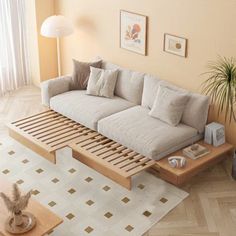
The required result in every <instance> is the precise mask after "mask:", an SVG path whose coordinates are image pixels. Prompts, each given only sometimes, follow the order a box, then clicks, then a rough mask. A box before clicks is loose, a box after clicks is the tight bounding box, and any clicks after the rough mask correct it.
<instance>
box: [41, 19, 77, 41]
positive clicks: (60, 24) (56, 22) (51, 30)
mask: <svg viewBox="0 0 236 236" xmlns="http://www.w3.org/2000/svg"><path fill="white" fill-rule="evenodd" d="M73 31H74V29H73V25H72V23H71V22H70V21H69V20H68V19H67V18H66V17H64V16H62V15H54V16H50V17H48V18H47V19H46V20H45V21H44V22H43V24H42V26H41V34H42V35H43V36H46V37H50V38H58V37H63V36H67V35H70V34H72V33H73Z"/></svg>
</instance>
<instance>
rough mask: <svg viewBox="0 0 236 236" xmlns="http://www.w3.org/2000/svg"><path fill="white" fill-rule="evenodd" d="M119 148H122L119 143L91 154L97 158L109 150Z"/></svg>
mask: <svg viewBox="0 0 236 236" xmlns="http://www.w3.org/2000/svg"><path fill="white" fill-rule="evenodd" d="M119 147H122V146H121V145H120V144H119V143H114V144H113V145H112V146H111V147H109V148H105V150H104V149H101V150H99V151H96V152H93V153H94V154H96V155H97V156H100V155H102V154H104V153H106V152H107V151H109V150H116V148H119Z"/></svg>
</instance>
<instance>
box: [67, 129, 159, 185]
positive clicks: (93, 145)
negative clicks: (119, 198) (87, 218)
mask: <svg viewBox="0 0 236 236" xmlns="http://www.w3.org/2000/svg"><path fill="white" fill-rule="evenodd" d="M70 147H71V148H72V150H73V157H74V158H76V159H78V160H80V161H81V162H83V163H84V164H86V165H88V166H90V167H91V168H93V169H95V170H97V171H98V172H100V173H102V174H103V175H105V176H107V177H109V178H110V179H112V180H114V181H115V182H117V183H119V184H120V185H122V186H123V187H125V188H127V189H131V177H132V176H133V175H135V174H137V173H139V172H141V171H143V170H145V169H147V168H149V167H151V166H153V165H155V161H153V160H151V159H149V158H147V157H145V156H142V155H140V154H138V153H136V152H134V151H132V150H130V149H128V148H126V147H124V146H122V145H120V144H118V143H116V142H114V141H112V140H110V139H108V138H106V137H104V136H102V135H100V134H98V133H96V132H94V133H92V134H89V135H88V137H86V138H84V137H81V138H79V139H78V140H77V141H76V142H74V143H73V144H71V145H70Z"/></svg>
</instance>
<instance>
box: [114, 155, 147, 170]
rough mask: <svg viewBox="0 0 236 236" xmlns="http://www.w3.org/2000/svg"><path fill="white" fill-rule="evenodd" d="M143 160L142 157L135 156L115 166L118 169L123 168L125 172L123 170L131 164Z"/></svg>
mask: <svg viewBox="0 0 236 236" xmlns="http://www.w3.org/2000/svg"><path fill="white" fill-rule="evenodd" d="M143 158H144V156H142V155H136V156H134V157H130V158H129V159H127V160H126V161H124V162H121V163H119V164H117V166H118V167H120V168H124V170H125V168H126V167H127V166H130V165H131V164H132V163H134V162H137V161H139V160H141V159H143ZM148 160H149V159H148Z"/></svg>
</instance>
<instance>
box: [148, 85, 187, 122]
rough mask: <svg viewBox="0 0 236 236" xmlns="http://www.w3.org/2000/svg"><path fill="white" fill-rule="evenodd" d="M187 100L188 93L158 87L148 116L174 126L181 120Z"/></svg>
mask: <svg viewBox="0 0 236 236" xmlns="http://www.w3.org/2000/svg"><path fill="white" fill-rule="evenodd" d="M188 100H189V95H188V93H183V92H179V91H175V90H172V89H170V88H168V87H166V86H162V85H160V86H159V87H158V90H157V94H156V98H155V101H154V104H153V107H152V109H151V111H150V112H149V115H150V116H152V117H155V118H158V119H160V120H162V121H164V122H166V123H168V124H170V125H172V126H176V125H178V124H179V122H180V120H181V118H182V115H183V112H184V109H185V106H186V104H187V102H188Z"/></svg>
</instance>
